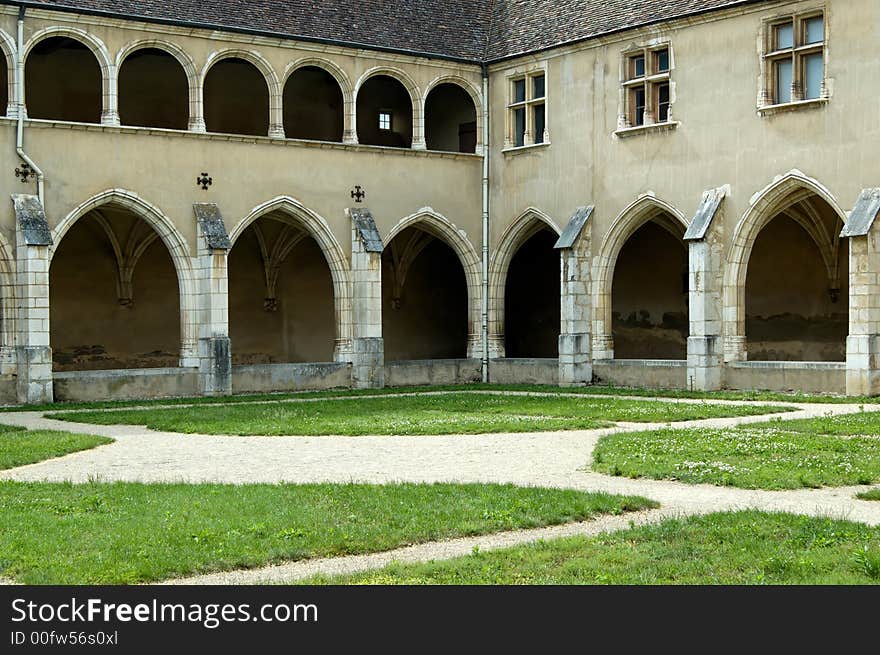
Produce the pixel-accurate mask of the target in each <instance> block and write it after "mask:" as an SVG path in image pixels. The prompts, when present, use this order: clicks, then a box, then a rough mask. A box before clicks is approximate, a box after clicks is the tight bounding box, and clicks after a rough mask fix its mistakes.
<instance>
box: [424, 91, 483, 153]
mask: <svg viewBox="0 0 880 655" xmlns="http://www.w3.org/2000/svg"><path fill="white" fill-rule="evenodd" d="M425 141H426V143H427V147H428V150H442V151H446V152H470V153H473V152H476V151H477V108H476V107H475V106H474V101H473V99H472V98H471V96H470V94H469V93H468V92H467V91H465V90H464V89H463V88H461V87H460V86H459V85H458V84H453V83H451V82H445V83H443V84H438V85H437V86H435V87H434V88H433V89H432V90H431V92H430V93H429V94H428V98H427V99H426V101H425Z"/></svg>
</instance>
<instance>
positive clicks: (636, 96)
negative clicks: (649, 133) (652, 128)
mask: <svg viewBox="0 0 880 655" xmlns="http://www.w3.org/2000/svg"><path fill="white" fill-rule="evenodd" d="M630 93H631V97H632V115H631V116H630V123H631V124H632V125H633V126H639V125H644V124H645V87H643V86H640V87H638V88H637V89H633V90H632V91H630Z"/></svg>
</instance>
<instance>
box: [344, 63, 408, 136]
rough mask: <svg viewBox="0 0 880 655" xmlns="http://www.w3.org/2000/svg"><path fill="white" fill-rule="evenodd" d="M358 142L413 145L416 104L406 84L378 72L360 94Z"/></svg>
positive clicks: (358, 97) (363, 86) (365, 84)
mask: <svg viewBox="0 0 880 655" xmlns="http://www.w3.org/2000/svg"><path fill="white" fill-rule="evenodd" d="M357 135H358V142H359V143H362V144H365V145H371V146H389V147H394V148H410V147H412V142H413V104H412V98H411V96H410V93H409V91H407V89H406V87H405V86H404V85H403V84H402V83H401V82H400V81H399V80H397V79H395V78H393V77H391V76H390V75H374V76H373V77H371V78H369V79H368V80H367V81H366V82H364V83H363V84H362V85H361V87H360V89H359V90H358V94H357Z"/></svg>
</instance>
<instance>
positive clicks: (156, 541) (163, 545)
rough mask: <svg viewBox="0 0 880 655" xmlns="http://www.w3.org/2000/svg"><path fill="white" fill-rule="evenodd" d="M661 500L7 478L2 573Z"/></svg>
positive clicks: (201, 558) (129, 568) (383, 537)
mask: <svg viewBox="0 0 880 655" xmlns="http://www.w3.org/2000/svg"><path fill="white" fill-rule="evenodd" d="M655 506H656V504H655V503H652V502H651V501H648V500H645V499H643V498H628V497H620V496H609V495H607V494H589V493H582V492H577V491H571V490H557V489H539V488H520V487H514V486H512V485H477V484H473V485H452V484H431V485H427V484H399V485H386V486H376V485H359V484H345V485H333V484H309V485H244V486H233V485H216V484H201V485H185V484H176V485H144V484H133V483H114V484H98V483H90V484H84V485H72V484H50V483H19V482H0V524H2V525H3V530H0V573H2V575H5V576H7V577H11V578H14V579H15V580H17V581H19V582H23V583H26V584H120V583H136V582H146V581H154V580H160V579H163V578H168V577H173V576H182V575H189V574H196V573H204V572H209V571H219V570H229V569H237V568H245V567H255V566H261V565H265V564H270V563H275V562H281V561H285V560H296V559H303V558H308V557H327V556H335V555H348V554H353V553H367V552H375V551H382V550H388V549H392V548H395V547H399V546H403V545H406V544H411V543H418V542H426V541H434V540H439V539H447V538H451V537H456V536H465V535H479V534H487V533H491V532H497V531H502V530H511V529H515V528H532V527H539V526H545V525H552V524H559V523H567V522H571V521H580V520H585V519H588V518H591V517H593V516H596V515H597V514H620V513H622V512H626V511H631V510H638V509H643V508H646V507H655Z"/></svg>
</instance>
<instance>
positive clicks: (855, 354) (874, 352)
mask: <svg viewBox="0 0 880 655" xmlns="http://www.w3.org/2000/svg"><path fill="white" fill-rule="evenodd" d="M846 395H847V396H878V395H880V335H877V334H870V335H868V334H866V335H858V336H852V337H847V339H846Z"/></svg>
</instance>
